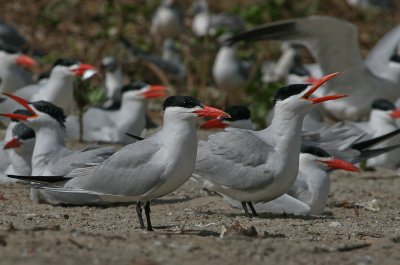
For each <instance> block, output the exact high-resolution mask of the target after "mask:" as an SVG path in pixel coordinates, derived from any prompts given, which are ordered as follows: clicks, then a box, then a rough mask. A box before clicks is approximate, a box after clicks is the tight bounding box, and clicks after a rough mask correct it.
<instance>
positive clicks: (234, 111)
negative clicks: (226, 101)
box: [224, 105, 251, 121]
mask: <svg viewBox="0 0 400 265" xmlns="http://www.w3.org/2000/svg"><path fill="white" fill-rule="evenodd" d="M225 112H226V113H228V114H229V115H230V116H231V118H225V119H224V120H226V121H238V120H248V119H250V118H251V112H250V109H249V108H248V107H247V106H244V105H238V106H232V107H229V108H227V109H226V110H225Z"/></svg>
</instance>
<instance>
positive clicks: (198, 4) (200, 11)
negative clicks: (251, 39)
mask: <svg viewBox="0 0 400 265" xmlns="http://www.w3.org/2000/svg"><path fill="white" fill-rule="evenodd" d="M190 13H191V14H193V15H194V17H193V20H192V31H193V33H194V34H195V35H196V36H198V37H204V36H207V35H212V36H213V35H215V34H216V33H217V31H218V29H224V30H228V31H229V32H238V31H241V30H244V29H245V23H244V21H243V19H241V18H240V17H238V16H234V15H230V14H226V13H220V14H211V13H210V12H209V10H208V4H207V1H205V0H199V1H195V2H193V4H192V6H191V7H190Z"/></svg>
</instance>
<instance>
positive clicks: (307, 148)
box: [300, 143, 332, 157]
mask: <svg viewBox="0 0 400 265" xmlns="http://www.w3.org/2000/svg"><path fill="white" fill-rule="evenodd" d="M300 153H302V154H311V155H314V156H318V157H332V155H331V154H329V153H328V152H327V151H325V150H324V149H322V148H319V147H316V146H314V145H307V144H304V143H303V144H302V145H301V149H300Z"/></svg>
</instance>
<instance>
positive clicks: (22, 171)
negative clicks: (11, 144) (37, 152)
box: [9, 143, 33, 176]
mask: <svg viewBox="0 0 400 265" xmlns="http://www.w3.org/2000/svg"><path fill="white" fill-rule="evenodd" d="M26 145H29V146H26ZM32 151H33V143H32V144H30V143H28V144H27V143H24V145H23V146H21V147H19V148H18V149H11V150H10V151H9V155H10V162H11V165H12V168H13V171H14V173H15V174H17V175H22V176H29V175H30V174H31V172H32V167H31V165H32Z"/></svg>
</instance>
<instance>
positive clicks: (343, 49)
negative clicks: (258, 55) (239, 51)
mask: <svg viewBox="0 0 400 265" xmlns="http://www.w3.org/2000/svg"><path fill="white" fill-rule="evenodd" d="M229 40H230V41H231V42H237V41H241V40H244V41H259V40H282V41H290V42H291V43H296V44H301V45H304V46H305V47H307V49H308V50H309V51H310V52H311V53H312V55H313V57H314V58H315V59H316V60H317V62H318V64H319V65H320V66H321V69H322V72H323V73H324V74H328V73H333V72H337V71H344V72H346V77H347V78H351V77H352V76H358V75H359V74H360V73H361V72H362V73H364V71H365V65H364V61H363V59H362V57H361V53H360V50H359V45H358V31H357V28H356V27H355V26H354V25H353V24H351V23H348V22H346V21H343V20H340V19H337V18H333V17H328V16H310V17H307V18H300V19H290V20H283V21H279V22H274V23H270V24H266V25H264V26H261V27H258V28H255V29H252V30H248V31H245V32H243V33H240V34H237V35H235V36H233V37H231V38H230V39H229ZM347 78H338V79H336V80H332V82H331V83H330V84H331V85H333V84H337V85H339V87H340V86H342V85H343V84H346V83H348V82H349V80H348V79H347ZM339 79H341V80H339ZM352 81H354V80H352ZM360 82H361V81H360ZM351 84H352V87H353V86H354V82H351ZM337 85H335V86H337ZM346 87H347V86H346ZM346 87H344V88H346ZM344 88H343V89H344Z"/></svg>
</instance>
